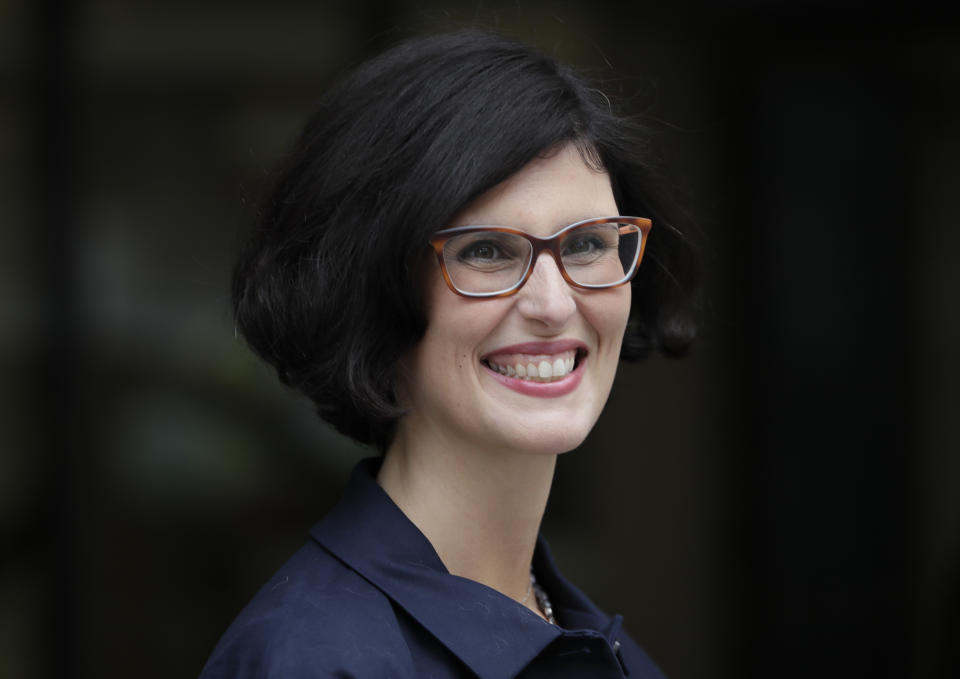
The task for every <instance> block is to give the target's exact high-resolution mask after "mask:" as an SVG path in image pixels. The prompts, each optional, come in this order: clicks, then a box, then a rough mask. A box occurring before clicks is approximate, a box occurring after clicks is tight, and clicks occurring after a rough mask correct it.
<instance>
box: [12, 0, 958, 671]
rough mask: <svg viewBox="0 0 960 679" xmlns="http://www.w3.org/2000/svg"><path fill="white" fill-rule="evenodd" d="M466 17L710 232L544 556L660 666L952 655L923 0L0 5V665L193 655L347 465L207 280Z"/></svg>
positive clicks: (938, 248) (950, 149) (950, 150)
mask: <svg viewBox="0 0 960 679" xmlns="http://www.w3.org/2000/svg"><path fill="white" fill-rule="evenodd" d="M944 5H946V3H944ZM464 25H480V26H486V27H495V28H499V29H501V30H504V31H506V32H509V33H511V34H513V35H516V36H519V37H521V38H523V39H524V40H526V41H529V42H531V43H533V44H535V45H537V46H539V47H540V48H541V49H543V50H545V51H547V52H550V53H555V54H557V55H558V56H559V57H560V58H561V59H562V60H564V61H567V62H569V63H571V64H573V65H575V66H578V67H579V68H581V69H582V70H583V71H585V72H586V73H588V74H590V75H593V76H594V77H597V78H599V79H601V80H602V81H604V82H605V84H606V86H607V87H609V88H610V89H611V90H612V91H613V92H615V93H619V94H622V95H624V96H626V97H627V98H628V99H629V100H630V102H631V103H630V105H631V106H632V107H634V110H636V111H638V112H642V113H643V114H644V115H646V116H648V117H649V119H650V120H651V121H652V122H653V123H654V125H655V127H656V129H657V130H658V132H657V136H656V144H657V148H658V149H659V152H660V154H661V156H662V157H663V159H664V160H665V162H666V163H667V165H668V166H669V168H670V169H671V173H670V175H669V177H668V181H669V183H670V184H671V186H672V187H673V188H674V190H675V191H676V194H677V196H678V197H679V200H680V201H681V202H682V203H683V204H684V205H685V206H687V208H688V209H689V211H690V214H691V216H692V217H693V218H694V220H695V222H696V224H697V227H698V233H697V237H698V239H699V240H700V241H701V242H702V243H703V248H702V249H703V255H704V266H705V285H704V288H705V291H706V293H707V295H706V302H705V304H704V314H703V323H702V331H701V337H700V340H699V341H698V344H697V345H696V346H695V349H694V351H693V353H692V354H691V355H690V356H689V357H688V358H685V359H683V360H681V361H668V360H665V359H659V358H655V359H652V360H650V361H647V362H645V363H642V364H639V365H631V366H626V367H625V368H624V369H623V370H622V372H621V374H620V375H619V376H618V380H617V384H616V385H615V388H614V393H613V395H612V397H611V401H610V404H609V406H608V408H607V410H606V411H605V413H604V415H603V417H602V419H601V422H600V423H599V425H598V426H597V428H596V430H595V432H594V434H592V435H591V437H590V439H589V440H588V441H587V442H586V443H585V444H584V445H583V446H582V448H581V449H579V450H577V451H575V452H572V453H570V454H568V455H565V456H563V457H562V458H561V462H560V465H559V470H558V476H557V480H556V486H555V492H554V494H553V497H552V499H551V505H550V508H549V510H548V516H547V518H546V522H545V526H544V531H545V533H546V535H547V538H548V539H549V540H550V542H551V544H552V545H553V547H554V551H555V553H556V556H557V559H558V561H559V563H560V565H561V567H562V568H563V570H564V572H565V573H566V574H567V575H568V576H569V577H570V578H571V579H572V580H574V581H575V582H576V583H578V585H580V586H581V587H582V588H583V589H584V590H585V591H587V592H588V593H589V594H590V595H591V596H592V597H593V598H594V600H595V601H596V602H597V603H598V604H599V605H601V607H603V608H605V609H606V610H608V611H610V612H619V613H622V614H624V616H625V618H626V626H627V628H628V630H629V631H630V632H631V634H632V635H633V636H634V637H635V638H636V639H637V640H638V641H639V642H640V643H641V644H642V645H644V646H645V647H646V648H647V650H648V651H649V652H650V654H651V655H652V656H653V657H654V658H655V659H656V660H657V662H658V663H659V664H660V665H661V666H662V667H663V668H664V670H665V672H666V673H667V675H668V676H669V677H671V679H695V678H706V677H711V678H713V677H719V678H725V677H731V678H732V677H748V678H753V677H756V678H760V677H764V678H766V677H794V676H796V677H801V676H803V677H807V676H819V677H823V676H838V677H839V676H843V677H868V676H869V677H872V678H877V677H957V676H960V492H958V489H960V461H958V453H960V424H958V419H960V418H958V417H957V415H958V413H957V410H958V404H960V389H958V383H960V353H958V350H957V349H956V347H958V346H960V304H958V300H960V258H958V252H960V229H958V225H960V201H958V200H957V197H958V180H960V24H958V23H957V22H956V21H953V20H952V19H951V16H950V14H949V13H948V12H947V11H946V10H944V9H941V8H940V5H939V4H936V3H932V2H923V1H920V2H913V3H911V4H910V5H909V8H908V7H907V5H906V4H903V5H902V6H901V7H900V8H899V9H897V8H896V7H891V8H890V9H888V10H884V11H881V10H880V9H879V5H875V4H874V3H853V2H846V1H842V0H840V1H836V2H816V1H813V0H778V1H767V2H764V1H762V0H699V1H696V0H690V1H688V2H683V1H680V2H673V3H662V2H658V3H651V2H643V1H640V0H637V1H635V2H631V3H622V4H613V3H611V4H602V3H588V2H550V3H547V2H538V1H536V0H531V1H525V2H522V3H521V2H518V1H514V2H506V3H496V2H479V1H475V2H469V3H468V2H462V3H458V2H452V1H451V2H444V1H441V0H419V1H417V2H414V1H413V0H395V1H393V2H386V1H384V0H356V1H354V2H300V1H293V0H282V1H281V0H275V1H274V2H270V3H267V2H256V1H254V0H231V1H230V2H226V1H222V2H221V1H213V0H203V1H197V0H193V1H190V2H187V1H186V0H166V1H165V2H147V1H145V0H124V1H121V0H87V1H85V2H73V3H71V2H65V1H52V0H36V1H34V2H27V1H26V0H0V225H2V236H3V237H2V246H0V369H2V374H3V378H2V379H0V430H2V438H0V677H11V678H13V677H18V678H19V677H24V678H33V677H38V678H48V677H98V678H110V677H130V676H136V677H173V676H186V677H190V676H196V675H197V674H198V673H199V671H200V669H201V667H202V665H203V663H204V661H205V659H206V657H207V655H208V653H209V652H210V651H211V649H212V648H213V646H214V644H215V643H216V641H217V639H218V637H219V635H220V634H221V633H222V632H223V631H224V629H225V628H226V626H227V625H228V624H229V622H230V620H231V619H232V618H233V616H234V615H236V613H237V612H238V611H239V609H240V608H241V607H242V606H243V605H244V603H245V602H246V601H247V600H248V599H249V598H250V597H251V596H252V595H253V593H254V592H255V591H256V589H257V588H258V587H259V586H260V585H261V584H262V583H263V582H264V581H265V580H266V579H267V578H268V577H269V575H270V574H271V573H272V572H273V571H274V570H275V569H276V568H277V567H279V565H280V564H281V563H282V562H283V560H285V558H286V557H287V556H288V555H289V554H291V553H292V552H293V551H294V550H295V549H296V548H297V547H298V546H299V545H300V544H302V542H303V541H304V540H305V539H306V531H307V529H308V528H309V526H310V525H312V523H313V522H314V521H315V520H317V519H318V518H319V517H320V516H321V515H322V514H323V513H324V512H325V511H326V510H327V508H329V507H330V506H331V505H332V504H333V502H335V500H336V499H337V497H338V494H339V492H340V490H341V488H342V487H343V485H344V483H345V481H346V478H347V475H348V474H349V470H350V468H351V467H352V465H353V464H354V462H355V461H356V460H358V459H360V458H361V457H363V456H366V455H369V454H371V453H370V451H368V450H365V449H362V448H359V447H357V446H355V445H353V444H351V443H350V442H347V441H344V440H343V439H341V438H340V437H338V436H337V435H336V434H335V433H333V432H332V431H330V430H329V429H328V428H327V427H325V426H324V425H323V424H322V423H320V422H319V421H317V420H316V419H315V418H314V416H313V415H312V413H311V409H310V407H309V405H308V404H306V403H304V402H303V400H301V399H299V398H297V397H296V396H294V395H293V394H291V393H289V392H287V391H285V390H284V389H282V388H281V387H280V386H279V385H278V384H277V383H276V380H275V379H274V377H273V375H272V374H271V372H270V371H269V370H268V369H267V368H266V367H265V366H263V365H261V364H260V363H258V362H257V360H255V359H254V358H253V357H252V355H251V354H250V353H249V352H248V350H247V349H246V348H245V346H244V345H243V343H242V341H240V340H237V339H235V338H234V336H233V327H232V322H231V319H230V314H229V304H228V293H227V279H228V274H229V269H230V266H231V261H232V257H233V255H234V252H235V250H236V243H237V241H238V238H239V234H240V233H241V232H242V230H243V228H244V227H245V226H246V225H247V224H248V223H249V222H250V220H251V219H252V216H253V214H254V211H255V209H256V207H255V206H256V203H257V200H258V199H259V196H260V195H261V193H262V192H263V190H264V188H265V186H266V183H267V179H268V175H269V172H270V170H271V168H272V167H273V165H274V164H275V163H276V161H277V160H278V159H279V158H280V156H281V155H282V153H283V152H284V149H285V148H286V147H287V145H288V144H289V143H290V142H291V141H292V138H293V136H294V135H295V134H296V132H297V131H298V129H299V126H300V125H301V124H302V122H303V121H304V120H305V118H306V116H307V115H308V114H309V112H310V111H311V109H312V105H313V102H315V101H316V99H317V98H318V96H319V94H320V93H321V92H322V91H323V90H324V88H325V87H326V86H327V85H328V84H329V83H330V82H331V80H332V79H333V78H335V77H336V76H337V75H338V74H339V73H341V72H343V71H344V70H346V69H348V68H349V67H351V66H353V65H355V64H357V63H359V62H360V61H361V60H363V59H364V58H365V57H366V56H368V55H370V54H373V53H375V52H378V51H380V50H382V49H383V48H384V47H386V46H387V45H390V44H392V43H394V42H396V41H397V40H399V39H401V38H404V37H407V36H410V35H415V34H418V33H423V32H429V31H438V30H445V29H449V28H455V27H460V26H464ZM384 105H389V102H385V103H384Z"/></svg>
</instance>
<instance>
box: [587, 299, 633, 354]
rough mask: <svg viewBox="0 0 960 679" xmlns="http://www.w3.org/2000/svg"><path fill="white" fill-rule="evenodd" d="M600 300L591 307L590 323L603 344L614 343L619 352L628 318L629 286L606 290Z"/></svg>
mask: <svg viewBox="0 0 960 679" xmlns="http://www.w3.org/2000/svg"><path fill="white" fill-rule="evenodd" d="M607 292H608V293H609V296H607V295H605V296H604V297H603V299H602V300H598V303H597V304H595V305H593V307H592V316H593V318H592V319H591V323H592V325H593V326H594V328H595V329H596V331H597V332H598V333H599V335H600V341H601V343H603V344H615V345H616V347H617V350H618V353H619V348H620V344H621V342H622V340H623V333H624V332H625V331H626V329H627V321H628V320H629V318H630V299H631V293H630V286H629V285H624V286H621V287H619V288H613V289H612V290H609V291H607Z"/></svg>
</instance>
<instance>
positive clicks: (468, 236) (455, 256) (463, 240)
mask: <svg viewBox="0 0 960 679" xmlns="http://www.w3.org/2000/svg"><path fill="white" fill-rule="evenodd" d="M532 250H533V249H532V246H531V245H530V241H528V240H527V239H525V238H522V237H521V236H517V235H516V234H512V233H503V232H498V231H478V232H476V233H464V234H460V235H457V236H453V237H452V238H450V239H449V240H447V242H446V243H445V244H444V246H443V264H444V266H445V267H446V269H447V275H449V276H450V280H451V282H452V283H453V285H454V287H455V288H457V290H459V291H460V292H465V293H468V294H474V295H483V294H494V293H498V292H503V291H505V290H509V289H510V288H512V287H514V286H515V285H516V284H517V283H519V282H520V280H521V279H522V278H523V275H524V274H525V273H526V272H527V267H528V266H530V257H531V253H532Z"/></svg>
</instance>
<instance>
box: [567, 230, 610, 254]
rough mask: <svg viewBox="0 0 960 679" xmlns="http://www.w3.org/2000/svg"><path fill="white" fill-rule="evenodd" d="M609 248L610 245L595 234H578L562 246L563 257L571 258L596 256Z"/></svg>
mask: <svg viewBox="0 0 960 679" xmlns="http://www.w3.org/2000/svg"><path fill="white" fill-rule="evenodd" d="M609 247H610V245H609V244H608V243H606V242H605V241H604V240H603V239H602V238H600V237H599V236H598V235H597V234H579V235H577V236H574V237H573V238H570V239H568V240H567V242H566V243H564V244H563V255H564V256H568V255H569V256H572V257H585V256H589V255H597V254H599V253H601V252H603V251H604V250H606V249H607V248H609Z"/></svg>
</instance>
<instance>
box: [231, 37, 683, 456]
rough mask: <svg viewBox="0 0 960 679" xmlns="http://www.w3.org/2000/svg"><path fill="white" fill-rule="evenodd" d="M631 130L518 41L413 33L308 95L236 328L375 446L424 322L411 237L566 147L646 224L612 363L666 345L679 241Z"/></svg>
mask: <svg viewBox="0 0 960 679" xmlns="http://www.w3.org/2000/svg"><path fill="white" fill-rule="evenodd" d="M649 136H650V135H649V133H648V132H647V131H645V129H644V128H643V127H642V126H640V125H639V124H638V123H636V122H635V121H634V120H632V119H629V118H626V117H624V116H621V115H618V114H617V113H616V112H615V111H614V109H613V105H612V102H611V100H610V99H609V98H608V96H607V95H605V94H604V93H603V92H601V91H600V90H598V89H594V88H593V87H591V86H590V85H588V84H587V83H586V82H585V81H584V80H583V79H582V78H581V77H580V76H578V75H576V74H575V73H574V72H573V71H571V70H570V69H568V68H567V67H565V66H562V65H560V64H558V63H556V62H555V61H554V60H553V59H551V58H549V57H547V56H545V55H543V54H540V53H538V52H536V51H535V50H533V49H531V48H530V47H528V46H525V45H523V44H521V43H518V42H515V41H513V40H511V39H508V38H505V37H503V36H500V35H496V34H491V33H486V32H478V31H469V32H459V33H453V34H447V35H437V36H432V37H427V38H419V39H414V40H411V41H408V42H405V43H402V44H400V45H398V46H396V47H394V48H393V49H390V50H389V51H387V52H385V53H383V54H382V55H380V56H378V57H375V58H374V59H372V60H370V61H368V62H366V63H364V64H363V65H361V66H360V67H358V68H357V69H356V70H354V71H352V72H350V73H349V74H347V75H346V76H345V77H344V78H343V79H341V80H340V81H339V82H338V83H337V84H335V85H334V86H333V87H332V88H331V89H330V90H329V91H327V92H326V94H325V95H324V96H323V97H322V99H321V100H320V102H319V110H318V111H317V112H316V113H315V114H314V115H313V116H312V117H311V118H310V119H309V121H308V122H307V124H306V127H305V128H304V130H303V133H302V135H301V136H300V138H299V140H298V142H297V143H296V145H295V147H294V148H293V150H292V152H291V153H290V154H289V155H288V156H287V158H286V162H285V165H284V166H283V167H282V168H281V170H280V172H279V174H278V177H277V182H276V184H275V186H274V187H273V191H272V193H271V194H270V195H269V196H268V199H267V201H266V202H265V204H264V205H263V207H262V209H261V211H260V214H259V217H258V221H257V223H256V225H255V228H254V229H253V231H252V233H251V235H250V239H249V241H248V243H247V245H246V247H245V249H244V250H243V252H242V253H241V256H240V258H239V261H238V263H237V266H236V269H235V271H234V277H233V304H234V312H235V315H236V324H237V328H238V330H239V331H240V332H241V333H242V334H243V335H244V336H245V337H246V339H247V341H248V343H249V344H250V346H251V347H252V348H253V349H254V350H255V351H256V352H257V353H258V354H259V355H260V356H261V357H263V358H264V359H265V360H266V361H267V362H268V363H270V364H271V365H273V366H274V367H275V368H276V370H277V373H278V375H279V377H280V379H281V380H282V381H283V382H284V383H285V384H287V385H289V386H291V387H293V388H295V389H297V390H299V391H300V392H302V393H303V394H305V395H306V396H308V397H309V398H310V399H311V400H312V401H313V403H314V404H315V405H316V408H317V412H318V413H319V415H320V417H322V418H323V419H324V420H327V421H328V422H330V423H331V424H333V425H334V426H335V427H336V428H337V429H338V430H339V431H341V432H342V433H344V434H346V435H348V436H350V437H352V438H354V439H356V440H357V441H359V442H361V443H370V444H373V445H375V446H377V447H378V448H379V449H380V450H381V451H383V450H386V448H387V446H388V445H389V443H390V440H391V437H392V433H393V428H394V423H395V422H396V419H397V418H398V417H399V416H400V415H402V412H403V411H402V410H401V408H400V407H399V405H398V403H397V400H396V398H395V390H394V382H395V377H396V370H397V365H398V359H399V358H400V357H401V356H402V355H403V354H404V353H405V352H407V351H408V350H409V349H410V348H411V347H412V346H414V345H415V344H416V343H417V342H418V341H419V340H420V338H421V337H422V336H423V333H424V330H425V328H426V314H425V310H424V308H423V303H422V292H423V291H422V289H421V288H422V286H421V285H420V281H421V280H422V276H421V275H420V274H421V273H422V271H423V266H424V262H427V261H429V260H427V259H425V253H427V251H428V245H427V243H428V239H429V237H430V236H431V235H432V234H433V233H434V232H436V231H438V230H440V229H442V228H444V227H445V226H448V225H449V221H450V220H451V219H452V218H453V216H454V215H455V214H456V213H457V212H458V211H460V210H461V209H462V208H463V207H464V206H466V205H467V203H469V202H470V201H471V200H473V199H474V198H476V197H478V196H479V195H480V194H482V193H484V192H485V191H487V190H488V189H490V188H491V187H493V186H495V185H496V184H498V183H500V182H502V181H504V180H505V179H507V178H508V177H510V176H511V175H512V174H514V173H515V172H517V171H518V170H520V169H521V168H522V167H523V166H524V165H526V164H527V163H528V162H530V161H531V160H532V159H533V158H535V157H536V156H538V155H543V154H545V153H549V152H550V151H552V150H554V149H556V148H558V147H559V146H561V145H563V144H567V143H574V144H576V145H577V147H578V148H579V150H580V152H581V155H582V156H583V158H584V160H585V162H587V163H588V164H589V165H590V166H592V167H596V168H598V169H605V170H606V171H607V172H608V173H609V175H610V178H611V182H612V185H613V192H614V197H615V199H616V201H617V205H618V206H619V209H620V214H624V215H635V216H642V217H649V218H651V219H653V224H654V227H653V230H652V232H651V235H650V240H649V242H648V245H647V249H646V254H645V255H644V261H643V263H642V265H641V267H640V271H639V273H638V274H637V276H636V278H635V279H634V280H633V282H632V286H633V290H632V293H633V298H632V299H633V302H632V308H631V311H630V320H629V323H628V327H627V331H626V335H625V338H624V342H623V351H622V357H623V358H625V359H638V358H642V357H644V356H646V355H647V354H648V353H649V352H651V351H661V352H663V353H665V354H667V355H679V354H682V353H683V352H684V351H685V350H686V347H687V346H688V344H689V343H690V342H691V341H692V339H693V335H694V323H693V318H692V304H691V292H692V290H693V288H694V278H695V272H696V268H695V266H694V262H693V257H692V248H691V247H690V245H689V243H688V241H687V239H686V237H685V236H684V235H683V233H682V232H681V231H680V230H679V229H678V228H677V226H676V223H675V221H673V219H672V218H671V217H669V216H668V215H667V214H666V213H665V212H666V209H665V207H664V204H663V201H662V200H661V199H660V198H658V197H657V195H656V194H655V192H654V187H655V185H656V184H657V176H658V174H659V173H658V172H656V171H655V166H654V163H653V162H652V160H651V158H650V157H649V149H648V144H647V143H646V142H647V140H648V139H649Z"/></svg>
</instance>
